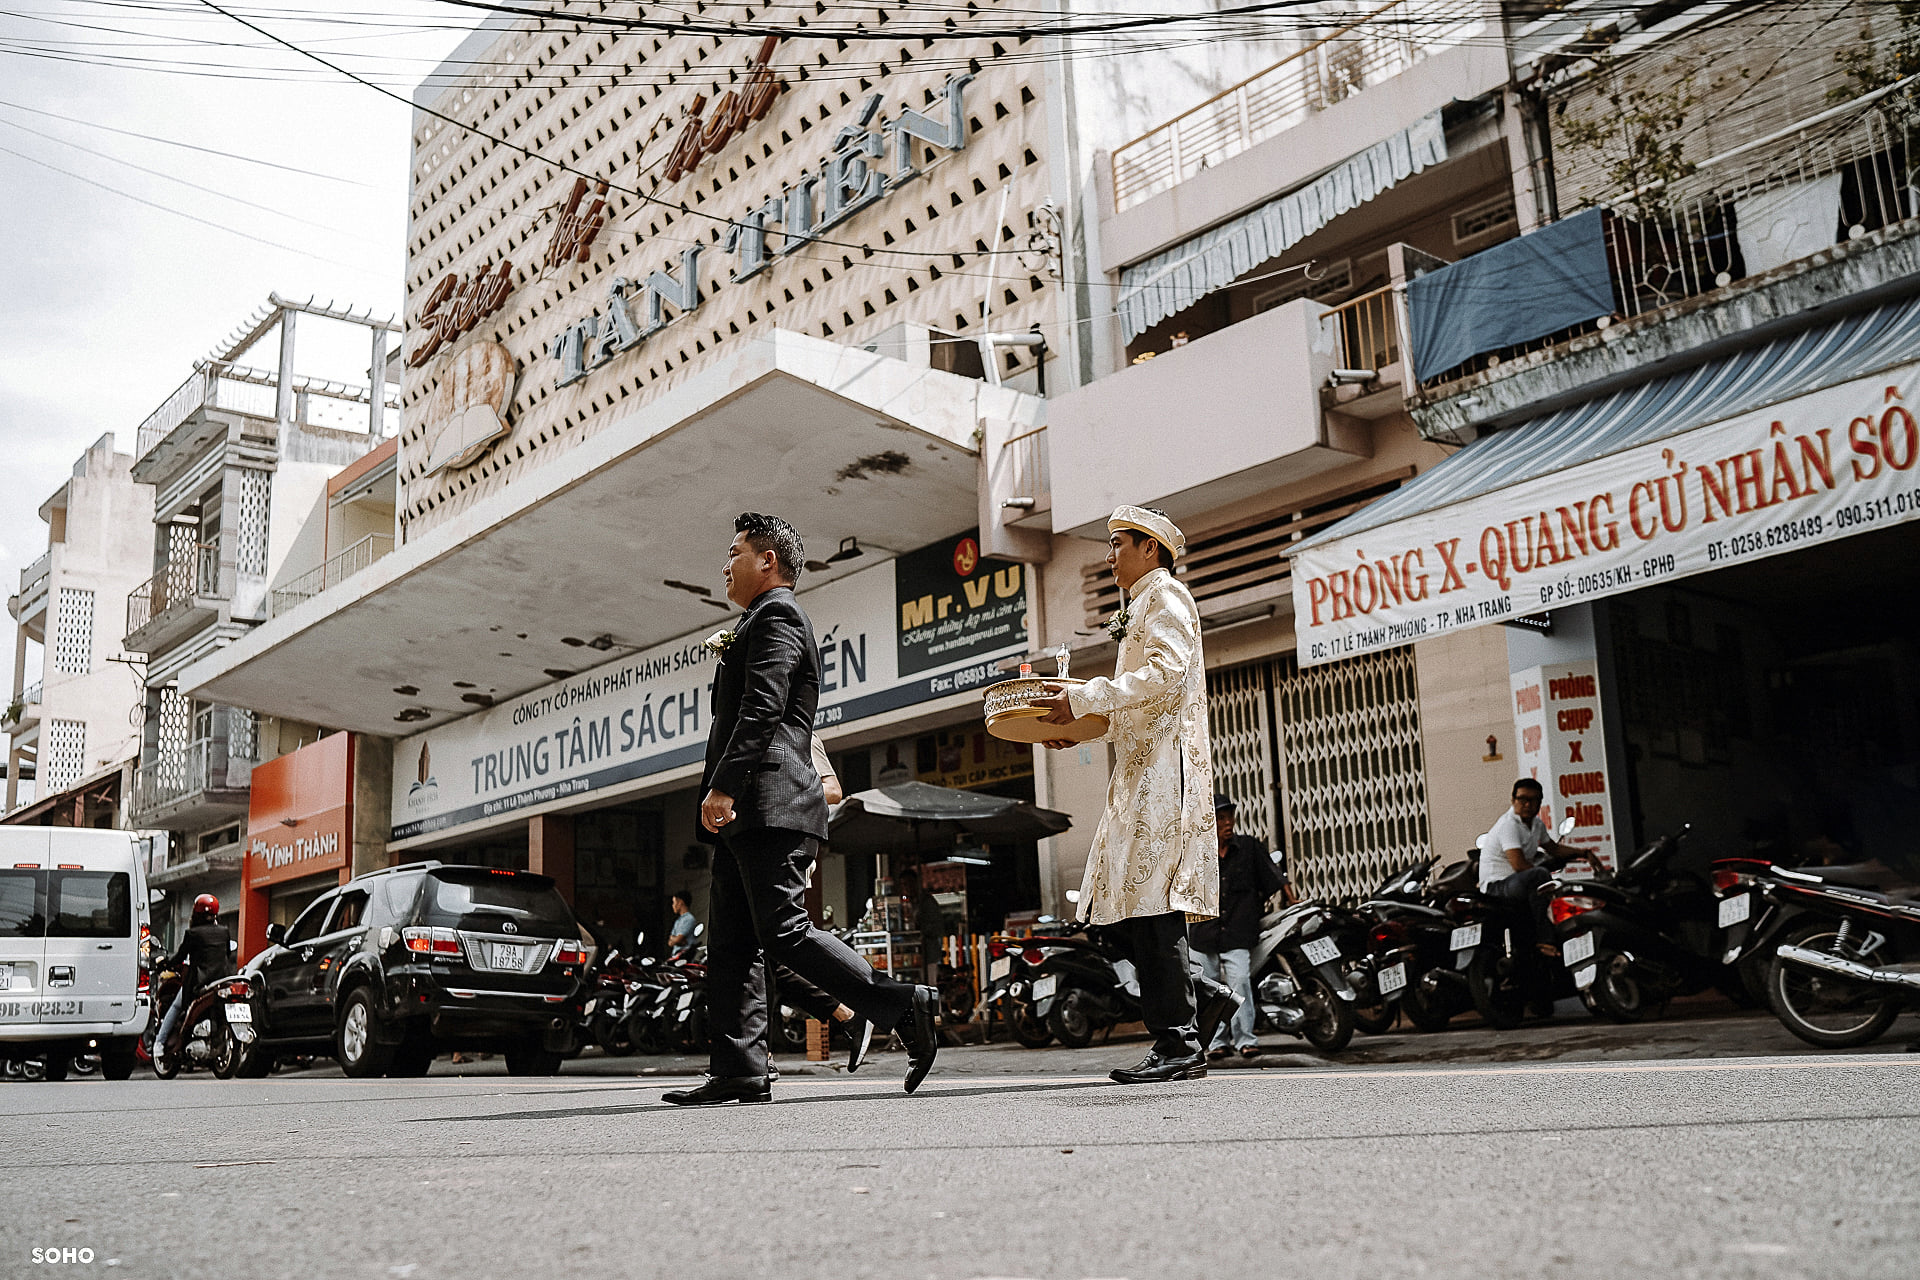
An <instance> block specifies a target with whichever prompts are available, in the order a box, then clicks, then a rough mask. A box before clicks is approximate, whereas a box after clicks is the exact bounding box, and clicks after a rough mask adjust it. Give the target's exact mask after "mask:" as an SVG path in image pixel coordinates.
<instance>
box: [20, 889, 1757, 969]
mask: <svg viewBox="0 0 1920 1280" xmlns="http://www.w3.org/2000/svg"><path fill="white" fill-rule="evenodd" d="M1752 914H1753V895H1752V894H1750V893H1743V894H1740V895H1739V896H1738V897H1734V898H1722V899H1720V927H1721V928H1722V929H1726V928H1729V927H1731V926H1733V925H1736V924H1739V923H1740V922H1741V921H1742V920H1745V919H1746V918H1747V917H1748V916H1751V915H1752ZM5 987H6V983H5V982H0V990H3V989H5Z"/></svg>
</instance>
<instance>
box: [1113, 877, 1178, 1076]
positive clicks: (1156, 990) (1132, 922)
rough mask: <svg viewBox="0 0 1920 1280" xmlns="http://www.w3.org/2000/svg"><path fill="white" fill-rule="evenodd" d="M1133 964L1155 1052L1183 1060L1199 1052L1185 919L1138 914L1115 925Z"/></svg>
mask: <svg viewBox="0 0 1920 1280" xmlns="http://www.w3.org/2000/svg"><path fill="white" fill-rule="evenodd" d="M1111 928H1112V934H1111V935H1110V936H1112V937H1114V938H1117V939H1118V940H1119V941H1120V945H1121V946H1122V947H1124V948H1125V949H1126V950H1127V952H1128V958H1129V959H1131V960H1132V961H1133V971H1134V973H1135V975H1136V976H1138V978H1139V979H1140V1007H1141V1013H1142V1014H1143V1016H1144V1017H1145V1020H1146V1024H1147V1030H1148V1031H1151V1032H1152V1033H1153V1050H1154V1052H1155V1053H1157V1054H1159V1055H1160V1056H1161V1057H1163V1058H1185V1057H1191V1056H1192V1055H1193V1054H1196V1053H1199V1052H1200V1049H1201V1044H1200V1036H1199V1031H1198V1028H1197V1027H1196V1026H1195V1024H1196V1022H1197V1021H1198V1020H1199V1011H1198V1010H1197V1008H1196V1007H1195V1004H1194V996H1193V977H1192V975H1191V974H1190V973H1189V972H1188V969H1187V915H1186V912H1184V911H1169V912H1167V913H1166V914H1164V915H1157V916H1134V917H1132V918H1131V919H1127V920H1122V921H1121V922H1120V923H1118V924H1116V925H1113V926H1111Z"/></svg>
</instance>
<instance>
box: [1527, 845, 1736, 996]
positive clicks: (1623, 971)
mask: <svg viewBox="0 0 1920 1280" xmlns="http://www.w3.org/2000/svg"><path fill="white" fill-rule="evenodd" d="M1690 832H1691V828H1690V827H1684V826H1683V827H1681V828H1680V830H1678V831H1676V832H1673V833H1672V834H1670V835H1665V836H1662V837H1660V838H1659V839H1657V840H1654V841H1652V842H1651V843H1650V844H1648V845H1647V846H1646V847H1645V848H1644V849H1642V850H1640V851H1639V852H1638V853H1636V854H1635V855H1634V856H1633V857H1632V858H1630V859H1628V860H1627V861H1626V862H1625V864H1624V865H1622V866H1621V867H1620V869H1619V870H1618V871H1616V872H1613V873H1612V874H1607V873H1604V872H1603V873H1601V874H1599V875H1597V876H1595V877H1594V878H1593V879H1592V880H1585V881H1570V880H1569V881H1555V882H1554V883H1553V885H1552V887H1551V889H1550V892H1551V894H1552V898H1551V901H1550V902H1549V903H1548V915H1549V918H1550V919H1551V920H1552V921H1553V924H1554V926H1555V928H1556V930H1557V932H1558V935H1559V938H1560V956H1561V961H1562V963H1563V965H1564V966H1565V967H1566V968H1567V969H1568V970H1569V971H1570V972H1571V973H1572V975H1573V984H1574V987H1575V988H1576V989H1577V990H1579V991H1580V992H1581V994H1582V997H1583V999H1585V1001H1586V1003H1587V1005H1588V1007H1589V1008H1591V1009H1593V1010H1594V1012H1596V1013H1598V1014H1600V1015H1601V1016H1602V1017H1605V1018H1608V1019H1610V1020H1612V1021H1614V1022H1644V1021H1647V1020H1649V1019H1653V1018H1658V1017H1660V1016H1661V1015H1662V1014H1663V1013H1665V1012H1666V1009H1667V1003H1668V1002H1669V1001H1670V1000H1672V999H1673V997H1675V996H1681V995H1691V994H1693V993H1694V992H1696V991H1704V990H1706V989H1707V988H1708V987H1719V988H1720V989H1721V990H1723V991H1725V992H1726V993H1727V994H1728V995H1729V996H1730V997H1732V998H1733V999H1735V1000H1736V1001H1745V1000H1746V998H1747V996H1746V991H1745V989H1744V987H1743V986H1742V984H1741V979H1740V976H1739V974H1738V973H1737V972H1736V971H1735V970H1734V969H1732V968H1730V967H1729V966H1728V965H1726V964H1725V963H1724V962H1723V959H1722V955H1723V951H1724V949H1723V948H1721V947H1719V946H1718V945H1717V938H1716V936H1715V934H1716V929H1717V926H1716V924H1715V916H1714V910H1715V901H1714V896H1713V892H1712V889H1711V886H1710V883H1709V881H1708V880H1707V879H1706V878H1705V877H1703V876H1702V875H1700V874H1698V873H1695V872H1692V871H1688V870H1686V869H1684V868H1681V867H1679V866H1677V865H1676V860H1677V855H1678V853H1679V851H1680V847H1681V844H1682V842H1683V841H1685V840H1686V838H1687V837H1688V835H1689V834H1690Z"/></svg>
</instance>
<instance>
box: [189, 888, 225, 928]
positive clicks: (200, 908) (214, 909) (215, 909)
mask: <svg viewBox="0 0 1920 1280" xmlns="http://www.w3.org/2000/svg"><path fill="white" fill-rule="evenodd" d="M219 915H220V899H218V898H216V897H214V896H213V895H212V894H210V893H203V894H201V895H200V896H199V897H197V898H195V899H194V900H193V919H194V923H196V924H198V923H199V922H200V921H202V920H213V919H216V918H217V917H218V916H219Z"/></svg>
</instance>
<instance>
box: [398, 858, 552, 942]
mask: <svg viewBox="0 0 1920 1280" xmlns="http://www.w3.org/2000/svg"><path fill="white" fill-rule="evenodd" d="M429 878H430V879H431V880H432V882H433V894H432V896H431V897H430V898H429V900H428V902H429V907H428V909H429V911H430V913H431V914H432V915H433V916H434V917H435V918H436V920H437V921H441V922H447V923H452V924H454V925H455V926H456V927H459V928H466V929H480V930H487V931H492V930H497V929H498V928H499V927H500V925H501V924H502V923H503V922H505V921H511V922H512V923H513V925H514V927H515V928H516V929H517V930H518V931H520V932H522V933H527V934H532V935H535V936H539V937H548V938H566V937H574V936H576V935H577V933H578V931H579V926H578V925H577V924H575V923H574V919H573V911H572V910H571V909H570V908H569V907H568V906H567V901H566V899H565V898H562V897H561V896H560V893H559V890H557V889H555V888H554V887H553V882H552V881H551V880H548V879H546V878H545V877H536V876H521V875H496V874H493V873H491V872H481V873H480V874H478V875H459V874H456V875H451V876H450V875H445V874H442V873H436V874H435V875H433V876H431V877H429Z"/></svg>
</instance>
